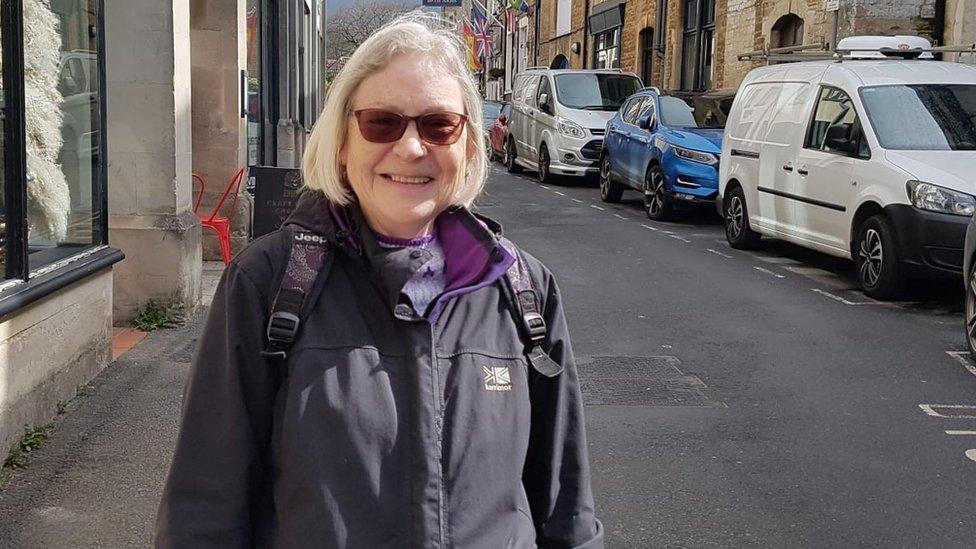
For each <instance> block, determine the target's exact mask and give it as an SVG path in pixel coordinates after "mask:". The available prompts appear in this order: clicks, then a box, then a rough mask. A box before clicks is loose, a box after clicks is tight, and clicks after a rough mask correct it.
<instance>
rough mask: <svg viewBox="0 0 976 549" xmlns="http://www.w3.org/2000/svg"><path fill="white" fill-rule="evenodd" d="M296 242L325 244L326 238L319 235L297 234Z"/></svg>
mask: <svg viewBox="0 0 976 549" xmlns="http://www.w3.org/2000/svg"><path fill="white" fill-rule="evenodd" d="M295 241H296V242H312V243H315V244H325V237H322V236H319V235H317V234H311V233H297V234H295Z"/></svg>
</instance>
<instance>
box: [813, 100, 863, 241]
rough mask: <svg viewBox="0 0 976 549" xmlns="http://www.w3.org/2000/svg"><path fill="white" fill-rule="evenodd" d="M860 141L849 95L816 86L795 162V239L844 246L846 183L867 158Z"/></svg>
mask: <svg viewBox="0 0 976 549" xmlns="http://www.w3.org/2000/svg"><path fill="white" fill-rule="evenodd" d="M840 138H842V139H843V140H844V141H843V142H842V141H839V139H840ZM866 145H867V142H866V140H865V139H864V136H863V131H862V129H861V120H860V117H859V116H858V113H857V108H856V107H855V105H854V101H853V100H852V99H851V97H850V95H849V94H848V93H847V92H845V91H844V90H842V89H840V88H837V87H833V86H828V85H825V86H822V87H821V88H820V91H819V94H818V97H817V104H816V110H815V111H814V114H813V117H812V118H811V120H810V124H809V127H808V128H807V131H806V136H805V140H804V146H803V148H802V149H801V150H800V152H799V155H798V157H797V163H796V164H797V165H796V174H797V179H796V181H797V188H796V194H797V195H798V199H797V205H796V218H797V223H796V225H797V226H796V232H797V235H798V236H799V237H800V238H802V239H804V240H808V241H810V242H812V243H814V244H818V245H820V246H826V247H829V248H831V249H832V250H834V251H836V252H842V253H847V252H849V251H850V218H851V216H852V215H853V212H851V211H849V210H850V207H851V196H852V195H853V194H854V191H855V189H854V187H853V186H852V183H853V181H854V171H855V167H856V163H857V162H862V161H863V159H866V158H870V149H869V148H867V147H866Z"/></svg>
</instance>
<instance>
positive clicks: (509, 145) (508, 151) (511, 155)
mask: <svg viewBox="0 0 976 549" xmlns="http://www.w3.org/2000/svg"><path fill="white" fill-rule="evenodd" d="M505 167H506V168H507V169H508V173H520V172H521V171H522V166H519V165H518V164H516V163H515V140H514V139H512V138H511V137H509V138H508V141H506V142H505Z"/></svg>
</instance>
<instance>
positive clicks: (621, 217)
mask: <svg viewBox="0 0 976 549" xmlns="http://www.w3.org/2000/svg"><path fill="white" fill-rule="evenodd" d="M613 216H614V217H616V218H617V219H623V220H624V221H627V218H626V217H624V216H622V215H620V214H613Z"/></svg>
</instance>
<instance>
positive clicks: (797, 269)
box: [783, 265, 837, 278]
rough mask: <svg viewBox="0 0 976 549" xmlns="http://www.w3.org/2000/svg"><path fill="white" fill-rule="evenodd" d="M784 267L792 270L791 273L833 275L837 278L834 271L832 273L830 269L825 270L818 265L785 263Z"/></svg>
mask: <svg viewBox="0 0 976 549" xmlns="http://www.w3.org/2000/svg"><path fill="white" fill-rule="evenodd" d="M783 268H784V269H786V270H787V271H789V272H791V273H795V274H798V275H803V276H831V277H834V278H837V275H836V274H834V273H832V272H830V271H825V270H823V269H820V268H817V267H803V266H799V265H784V266H783Z"/></svg>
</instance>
